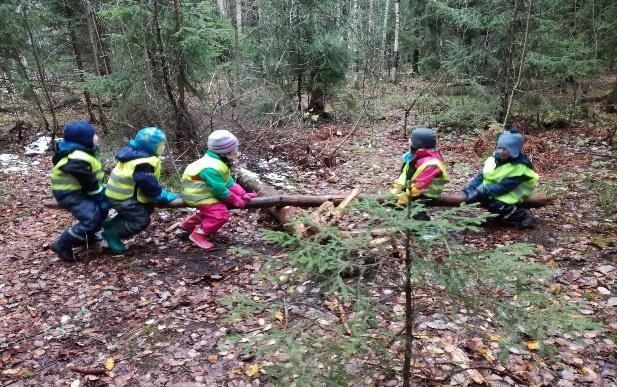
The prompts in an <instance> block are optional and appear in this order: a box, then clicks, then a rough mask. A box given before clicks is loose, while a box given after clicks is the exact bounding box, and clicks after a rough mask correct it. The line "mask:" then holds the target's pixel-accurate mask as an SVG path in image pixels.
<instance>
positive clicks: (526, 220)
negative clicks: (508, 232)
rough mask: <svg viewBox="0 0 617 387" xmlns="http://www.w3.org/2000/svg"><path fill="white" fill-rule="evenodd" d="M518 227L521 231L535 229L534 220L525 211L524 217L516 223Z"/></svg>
mask: <svg viewBox="0 0 617 387" xmlns="http://www.w3.org/2000/svg"><path fill="white" fill-rule="evenodd" d="M518 227H519V228H522V229H534V228H536V218H535V217H533V216H531V215H530V214H529V213H528V212H527V211H525V215H524V216H523V217H522V219H521V220H520V221H519V222H518Z"/></svg>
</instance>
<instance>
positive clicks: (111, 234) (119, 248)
mask: <svg viewBox="0 0 617 387" xmlns="http://www.w3.org/2000/svg"><path fill="white" fill-rule="evenodd" d="M115 225H116V222H115V218H114V219H110V220H106V221H105V222H103V232H102V233H101V236H102V237H103V239H105V242H107V246H109V249H110V250H111V251H113V252H114V253H124V252H125V251H126V246H125V245H124V243H122V241H121V240H120V236H119V235H118V232H117V231H116V229H115Z"/></svg>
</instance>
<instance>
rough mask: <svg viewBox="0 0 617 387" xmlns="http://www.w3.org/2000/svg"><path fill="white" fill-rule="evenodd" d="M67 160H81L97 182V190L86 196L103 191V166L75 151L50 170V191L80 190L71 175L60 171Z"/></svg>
mask: <svg viewBox="0 0 617 387" xmlns="http://www.w3.org/2000/svg"><path fill="white" fill-rule="evenodd" d="M69 160H81V161H85V162H87V163H88V164H90V168H91V169H92V173H94V175H95V176H96V178H97V180H98V181H99V188H98V189H96V190H95V191H90V192H87V194H88V195H96V194H97V193H99V192H101V190H102V189H103V178H104V177H105V176H104V173H103V165H102V163H101V161H100V160H99V159H98V158H96V157H95V156H93V155H91V154H89V153H87V152H84V151H81V150H75V151H73V152H71V153H69V154H68V155H66V156H64V157H63V158H61V159H60V161H58V163H57V164H56V165H54V166H53V168H52V169H51V189H52V190H54V191H80V190H81V189H82V186H81V184H79V180H77V179H76V178H75V177H74V176H73V175H70V174H68V173H65V172H62V170H61V169H60V168H61V167H63V166H64V165H66V163H68V162H69Z"/></svg>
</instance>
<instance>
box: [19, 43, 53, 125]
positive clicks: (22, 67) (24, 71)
mask: <svg viewBox="0 0 617 387" xmlns="http://www.w3.org/2000/svg"><path fill="white" fill-rule="evenodd" d="M13 60H14V61H15V64H16V65H17V72H18V73H20V74H21V76H22V78H23V79H24V80H25V81H26V83H27V85H28V89H30V93H32V99H34V104H35V105H36V108H37V110H38V112H39V114H40V115H41V120H42V121H43V125H45V130H48V131H49V129H50V127H49V121H47V117H45V111H44V110H43V105H42V104H41V101H40V100H39V96H38V95H37V94H36V91H35V90H34V85H33V84H32V81H31V80H30V76H29V75H28V69H26V66H25V65H24V64H23V63H22V62H21V59H20V58H19V53H17V51H14V52H13ZM53 134H54V133H53V131H52V137H53Z"/></svg>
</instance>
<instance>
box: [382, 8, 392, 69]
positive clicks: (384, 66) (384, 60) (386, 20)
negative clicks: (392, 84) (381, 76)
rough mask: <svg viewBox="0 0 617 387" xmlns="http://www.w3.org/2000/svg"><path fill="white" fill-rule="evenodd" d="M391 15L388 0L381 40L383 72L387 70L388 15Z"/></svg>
mask: <svg viewBox="0 0 617 387" xmlns="http://www.w3.org/2000/svg"><path fill="white" fill-rule="evenodd" d="M389 14H390V0H386V6H385V10H384V13H383V35H382V38H381V64H380V67H381V71H383V70H384V69H386V68H387V67H386V38H387V37H388V15H389Z"/></svg>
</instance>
